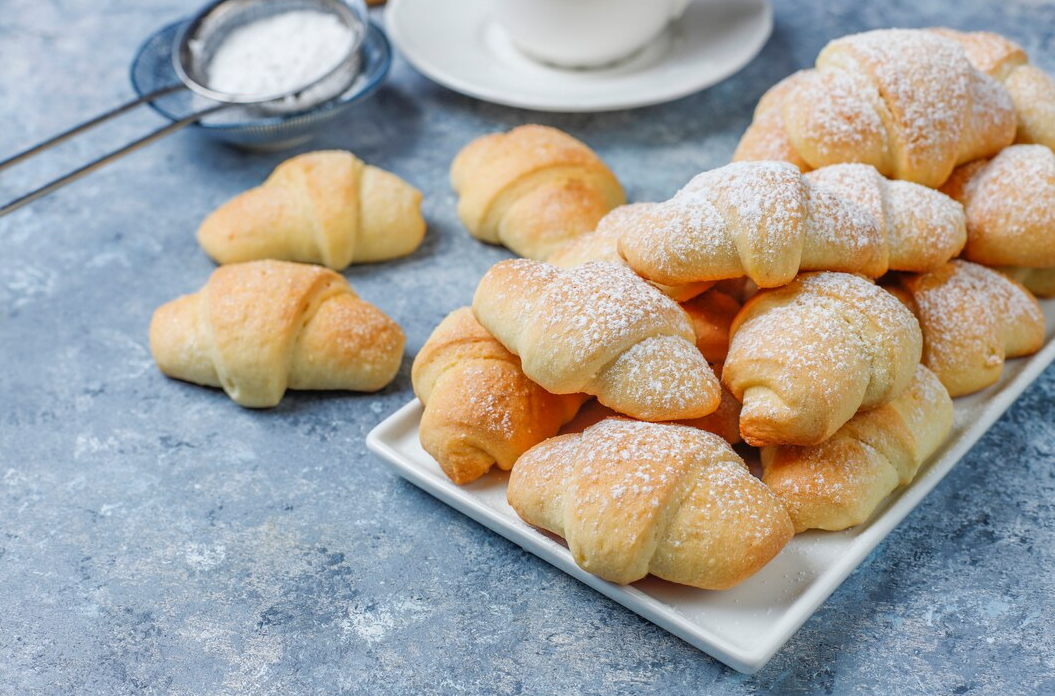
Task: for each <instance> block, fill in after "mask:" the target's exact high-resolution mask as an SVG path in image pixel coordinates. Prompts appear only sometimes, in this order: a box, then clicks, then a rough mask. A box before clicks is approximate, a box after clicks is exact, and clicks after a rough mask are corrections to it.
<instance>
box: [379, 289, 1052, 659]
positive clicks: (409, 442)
mask: <svg viewBox="0 0 1055 696" xmlns="http://www.w3.org/2000/svg"><path fill="white" fill-rule="evenodd" d="M1041 306H1042V307H1043V308H1044V314H1045V317H1046V319H1047V342H1046V343H1045V346H1044V348H1043V349H1042V350H1041V351H1040V352H1039V353H1037V354H1036V355H1034V356H1032V357H1030V358H1022V359H1018V360H1010V361H1008V363H1007V365H1006V366H1005V367H1004V373H1003V376H1002V377H1001V380H1000V382H999V384H997V385H995V386H993V387H990V388H989V389H986V390H984V391H982V392H980V393H978V394H973V395H971V396H968V397H962V398H960V399H957V400H956V402H955V403H956V421H955V424H954V426H953V431H952V433H951V435H950V436H949V439H948V441H947V442H946V443H945V445H944V446H943V447H942V448H941V449H940V450H939V451H938V452H937V453H935V455H934V457H932V459H931V461H930V462H929V463H928V464H926V465H925V466H924V468H923V469H922V470H921V471H920V474H919V476H917V478H916V480H915V481H913V482H912V484H910V485H909V486H908V487H906V488H905V489H903V490H901V491H899V492H897V493H895V494H894V495H893V496H891V497H890V499H889V500H887V501H886V503H885V504H884V506H882V507H881V508H880V509H879V510H877V512H876V514H875V515H874V516H873V517H872V519H871V520H869V521H868V522H866V523H865V524H862V525H859V526H858V527H855V528H853V529H849V530H846V531H843V532H820V531H813V532H807V533H806V534H800V535H798V536H796V537H795V538H794V539H793V540H792V541H791V542H790V543H789V544H788V545H787V546H786V547H785V548H784V550H783V551H781V553H780V554H779V555H778V556H777V557H776V558H775V559H773V561H771V562H770V563H769V565H767V566H766V567H765V568H763V569H762V570H761V571H760V572H759V573H758V574H756V575H755V576H753V577H751V578H749V579H748V580H746V581H745V582H743V583H741V584H740V585H738V586H737V587H734V588H732V589H730V590H724V591H721V592H717V591H707V590H698V589H695V588H691V587H685V586H681V585H675V584H673V583H669V582H665V581H663V580H659V579H656V578H652V577H649V578H646V579H645V580H642V581H640V582H636V583H634V584H633V585H628V586H620V585H615V584H612V583H610V582H607V581H605V580H602V579H600V578H598V577H596V576H594V575H590V574H589V573H587V572H586V571H584V570H582V569H581V568H579V566H577V565H576V564H575V562H574V561H573V560H572V557H571V554H569V553H568V549H567V547H566V546H564V545H563V544H562V543H560V541H559V540H556V539H555V538H553V537H551V536H549V535H546V534H543V533H542V532H539V531H538V530H536V529H534V528H532V527H529V526H528V525H526V524H524V523H523V522H522V521H521V520H520V518H519V517H517V515H516V513H515V512H513V509H512V508H511V507H509V505H508V504H507V503H506V480H507V478H508V475H507V474H505V473H503V472H492V473H491V474H489V475H487V476H485V477H484V478H483V479H481V480H479V481H476V482H475V483H472V484H470V485H467V486H456V485H455V484H454V483H452V482H451V481H450V479H448V478H447V477H446V476H445V475H444V474H443V472H442V471H441V470H440V468H439V465H437V464H436V461H435V460H434V459H432V457H430V456H429V455H428V454H427V453H426V452H425V451H424V450H423V449H422V448H421V444H420V442H419V438H418V425H419V423H420V422H421V412H422V408H421V405H420V404H419V403H418V402H417V401H416V400H415V401H412V402H411V403H408V404H407V405H406V406H404V407H403V408H401V409H399V410H398V411H396V412H395V413H394V414H392V415H391V416H389V417H388V418H386V419H385V420H384V421H383V422H381V423H380V424H379V425H378V426H377V427H375V428H374V429H373V430H372V431H371V432H370V434H369V435H368V436H367V438H366V443H367V446H368V447H369V448H370V449H371V450H372V451H373V452H375V453H376V454H378V455H380V456H381V457H383V458H384V459H385V460H387V461H388V462H390V463H391V464H392V465H393V466H394V467H395V468H396V470H397V471H398V472H399V473H400V474H401V475H402V476H404V477H405V478H406V479H407V480H409V481H410V482H412V483H414V484H416V485H417V486H419V487H421V488H423V489H424V490H426V491H428V492H429V493H431V494H432V495H434V496H436V497H437V498H439V499H440V500H442V501H443V502H445V503H447V504H448V505H450V506H451V507H453V508H454V509H455V510H458V511H460V512H462V513H464V514H466V515H468V516H469V517H471V518H473V519H474V520H476V521H477V522H479V523H480V524H482V525H484V526H486V527H489V528H490V529H492V530H494V531H496V532H498V533H499V534H501V535H502V536H504V537H506V538H507V539H509V540H510V541H512V542H513V543H515V544H518V545H519V546H521V547H523V548H524V549H525V550H527V551H530V552H531V553H533V554H535V555H536V556H538V557H539V558H542V559H543V560H546V561H548V562H550V563H552V564H553V565H555V566H556V567H558V568H560V569H561V570H563V571H564V572H566V573H568V574H569V575H571V576H573V577H575V578H577V579H579V580H580V581H582V582H584V583H586V584H587V585H589V586H590V587H592V588H594V589H595V590H597V591H598V592H600V593H601V594H604V595H606V596H608V597H610V598H612V599H614V600H615V601H616V602H619V603H620V604H622V605H623V606H625V607H627V608H628V609H630V610H631V611H634V612H636V613H638V614H640V615H641V616H643V617H644V618H646V619H648V620H649V621H651V622H653V623H655V624H657V625H658V626H661V627H663V628H664V629H666V630H668V631H670V632H671V633H673V634H674V635H676V636H678V637H680V638H682V639H683V640H685V641H687V642H688V643H690V644H692V645H694V646H696V647H697V648H699V649H700V650H702V651H703V652H705V653H707V654H708V655H711V656H712V657H714V658H716V659H718V660H721V661H722V662H724V663H725V664H727V665H729V666H730V667H732V668H734V669H736V670H738V671H740V672H744V673H747V674H753V673H755V672H757V671H758V670H759V669H761V668H762V667H763V666H764V665H765V664H766V663H767V662H768V661H769V659H770V658H771V657H773V655H774V654H775V653H776V652H777V650H779V649H780V647H781V646H782V645H784V643H786V642H787V641H788V639H789V638H791V636H792V635H793V634H794V633H795V631H797V630H798V629H799V627H800V626H802V624H803V623H805V622H806V619H808V618H809V617H810V616H811V615H812V614H813V612H814V611H816V610H817V608H818V607H819V606H820V605H821V604H822V603H823V602H824V600H825V599H827V598H828V596H829V595H830V594H831V593H832V592H833V591H834V590H835V588H836V587H838V586H839V584H840V583H842V581H843V580H845V579H846V577H847V576H848V575H850V573H851V572H853V570H854V569H855V568H856V567H857V566H858V565H859V564H860V563H861V561H863V560H864V559H865V557H866V556H868V554H869V553H871V551H872V550H873V549H875V548H876V546H878V545H879V543H880V542H882V541H883V539H884V538H885V537H886V535H887V534H889V533H890V532H891V530H893V529H894V527H896V526H897V524H898V523H899V522H900V521H901V520H902V519H904V518H905V516H906V515H908V514H909V513H910V512H912V510H913V509H914V508H915V507H916V506H917V505H919V503H920V501H921V500H923V497H924V496H926V495H927V493H928V492H929V491H930V490H931V489H932V488H934V486H935V485H937V484H938V482H939V481H941V480H942V478H943V477H944V476H945V474H947V473H949V470H950V469H952V467H953V465H955V464H956V462H957V461H959V460H960V458H961V457H963V455H964V454H966V453H967V451H968V450H969V449H970V448H971V446H972V445H973V444H974V443H975V442H976V441H977V440H978V439H979V438H980V437H981V436H982V435H983V434H984V433H985V431H986V430H988V429H989V427H990V426H991V425H992V424H993V423H994V422H996V420H997V419H998V418H999V417H1000V415H1001V414H1003V413H1004V411H1005V410H1007V408H1008V407H1009V406H1010V405H1011V404H1012V403H1014V401H1015V399H1016V398H1017V397H1018V396H1019V395H1020V394H1021V393H1022V392H1023V391H1024V390H1025V389H1026V387H1028V386H1029V384H1030V383H1031V382H1032V381H1033V380H1034V379H1036V378H1037V376H1039V375H1040V373H1041V372H1042V371H1043V370H1044V368H1045V367H1047V366H1048V365H1049V364H1050V363H1051V362H1052V361H1053V360H1055V341H1052V338H1053V336H1055V300H1047V301H1042V302H1041Z"/></svg>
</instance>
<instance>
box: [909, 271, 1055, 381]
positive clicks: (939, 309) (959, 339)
mask: <svg viewBox="0 0 1055 696" xmlns="http://www.w3.org/2000/svg"><path fill="white" fill-rule="evenodd" d="M901 288H902V289H903V292H902V293H900V294H899V297H900V298H901V299H902V301H903V302H905V304H906V305H907V306H908V307H909V309H911V310H912V312H913V313H914V314H915V315H916V316H917V317H918V318H919V324H920V327H921V328H922V329H923V364H924V365H926V366H927V367H929V368H930V369H931V371H932V372H934V374H936V375H937V376H938V379H940V380H941V383H942V384H944V385H945V388H946V389H948V390H949V393H950V394H951V395H952V396H962V395H964V394H970V393H972V392H976V391H978V390H979V389H984V388H985V387H988V386H990V385H991V384H994V383H995V382H996V381H997V380H998V379H1000V373H1001V372H1002V371H1003V369H1004V360H1005V359H1006V358H1016V357H1019V356H1023V355H1030V354H1032V353H1035V352H1036V351H1038V350H1040V348H1041V346H1042V345H1044V315H1043V314H1041V311H1040V305H1039V304H1037V300H1036V298H1034V297H1033V296H1032V295H1031V294H1029V291H1028V290H1026V289H1025V288H1024V287H1022V286H1021V285H1019V284H1018V283H1016V282H1015V281H1013V280H1011V279H1010V278H1007V277H1006V276H1004V275H1002V274H1000V273H997V272H996V271H993V270H991V269H988V268H985V267H984V266H979V265H978V264H974V263H970V262H968V261H950V262H949V263H948V264H946V265H945V266H943V267H942V268H941V269H939V270H937V271H932V272H930V273H924V274H922V275H907V276H905V277H903V278H902V279H901Z"/></svg>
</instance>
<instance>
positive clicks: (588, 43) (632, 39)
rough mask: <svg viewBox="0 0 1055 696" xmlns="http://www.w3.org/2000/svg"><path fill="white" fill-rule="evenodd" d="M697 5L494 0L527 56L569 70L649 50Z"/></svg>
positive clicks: (645, 0)
mask: <svg viewBox="0 0 1055 696" xmlns="http://www.w3.org/2000/svg"><path fill="white" fill-rule="evenodd" d="M689 2H691V0H490V2H489V4H490V6H491V8H492V11H493V13H494V18H495V19H496V20H497V21H498V23H499V25H500V26H501V27H502V28H503V29H504V30H505V32H506V33H507V34H508V35H509V37H510V39H512V41H513V43H514V44H515V45H516V46H517V48H519V49H520V50H521V51H523V52H524V53H526V54H528V55H529V56H531V57H532V58H535V59H536V60H541V61H543V62H546V63H552V64H555V65H559V66H562V67H569V68H588V67H597V66H599V65H604V64H606V63H613V62H615V61H617V60H619V59H620V58H625V57H627V56H629V55H631V54H632V53H634V52H636V51H638V50H639V49H641V48H643V47H644V46H645V45H646V44H648V43H649V42H650V41H652V40H653V39H655V38H656V37H657V36H659V34H660V32H662V31H663V29H664V28H666V26H667V24H669V23H670V22H671V21H673V20H676V19H678V18H679V17H681V15H682V13H684V12H685V8H686V7H687V6H688V4H689Z"/></svg>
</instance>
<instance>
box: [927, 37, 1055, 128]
mask: <svg viewBox="0 0 1055 696" xmlns="http://www.w3.org/2000/svg"><path fill="white" fill-rule="evenodd" d="M931 31H934V32H936V33H938V34H941V35H942V36H946V37H948V38H951V39H953V40H955V41H957V42H958V43H959V44H960V45H961V46H962V47H963V49H964V51H965V52H966V53H967V57H968V58H969V59H970V61H971V63H972V64H974V67H976V68H977V69H978V70H981V71H982V72H984V73H986V74H987V75H990V76H991V77H993V78H995V79H997V80H999V81H1000V82H1001V83H1002V84H1003V85H1004V87H1005V88H1006V89H1007V91H1008V93H1009V94H1010V95H1011V101H1012V102H1013V103H1014V105H1015V112H1016V114H1017V116H1018V131H1017V133H1016V136H1015V140H1016V141H1017V142H1020V143H1038V144H1040V145H1044V146H1046V147H1048V148H1055V80H1052V79H1051V77H1050V76H1049V75H1048V74H1046V73H1045V72H1044V71H1043V70H1041V69H1039V68H1037V67H1036V66H1033V65H1030V64H1029V58H1028V57H1027V56H1026V52H1025V51H1023V50H1022V47H1021V46H1019V45H1018V44H1016V43H1015V42H1014V41H1011V40H1010V39H1008V38H1006V37H1003V36H1001V35H999V34H994V33H992V32H987V31H973V32H960V31H956V30H954V29H932V30H931Z"/></svg>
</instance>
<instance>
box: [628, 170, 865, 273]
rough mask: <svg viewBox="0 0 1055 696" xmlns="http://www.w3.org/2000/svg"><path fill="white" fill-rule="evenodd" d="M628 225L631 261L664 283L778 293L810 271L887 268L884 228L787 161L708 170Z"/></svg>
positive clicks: (639, 214)
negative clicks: (728, 283)
mask: <svg viewBox="0 0 1055 696" xmlns="http://www.w3.org/2000/svg"><path fill="white" fill-rule="evenodd" d="M624 225H625V231H624V234H623V236H622V238H621V239H620V252H621V253H622V254H623V256H624V257H625V258H626V260H627V263H629V264H630V266H631V267H632V268H633V269H634V270H636V271H638V272H639V273H641V274H642V275H644V276H645V277H647V278H650V279H652V280H655V281H657V282H662V283H671V284H680V283H690V282H698V281H710V280H720V279H723V278H736V277H740V276H743V275H747V276H748V277H750V278H752V279H753V280H755V281H756V282H757V283H759V285H763V286H766V287H772V286H777V285H782V284H784V283H787V282H789V281H790V280H791V279H792V278H793V277H794V276H795V274H796V273H797V272H798V271H799V270H800V268H801V269H802V270H813V269H831V270H847V271H861V272H866V273H870V274H873V275H879V274H881V273H883V272H885V270H886V265H885V248H884V240H883V237H882V235H881V234H880V232H879V230H878V227H877V223H876V221H875V220H874V219H873V218H872V217H871V216H870V215H868V213H867V212H865V211H863V210H861V209H860V208H859V206H857V205H854V204H852V203H850V202H848V201H845V200H843V199H839V198H836V197H835V196H831V195H829V194H825V193H823V192H820V191H816V190H814V189H813V188H811V186H810V185H809V184H808V183H806V182H805V181H804V180H803V179H802V177H801V175H800V173H799V170H798V169H797V168H796V167H795V166H794V165H791V164H789V163H786V162H736V163H733V164H730V165H727V166H725V167H721V168H719V169H715V170H712V171H708V172H704V173H703V174H700V175H698V176H696V177H695V178H694V179H693V180H692V181H690V182H689V183H688V184H687V185H686V186H685V187H684V188H682V189H681V190H680V191H679V192H678V193H677V194H676V195H675V196H674V197H673V198H671V199H670V200H669V201H667V202H665V203H660V204H657V205H652V206H648V207H643V208H640V209H639V211H638V214H637V215H635V216H627V217H626V219H625V221H624Z"/></svg>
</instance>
